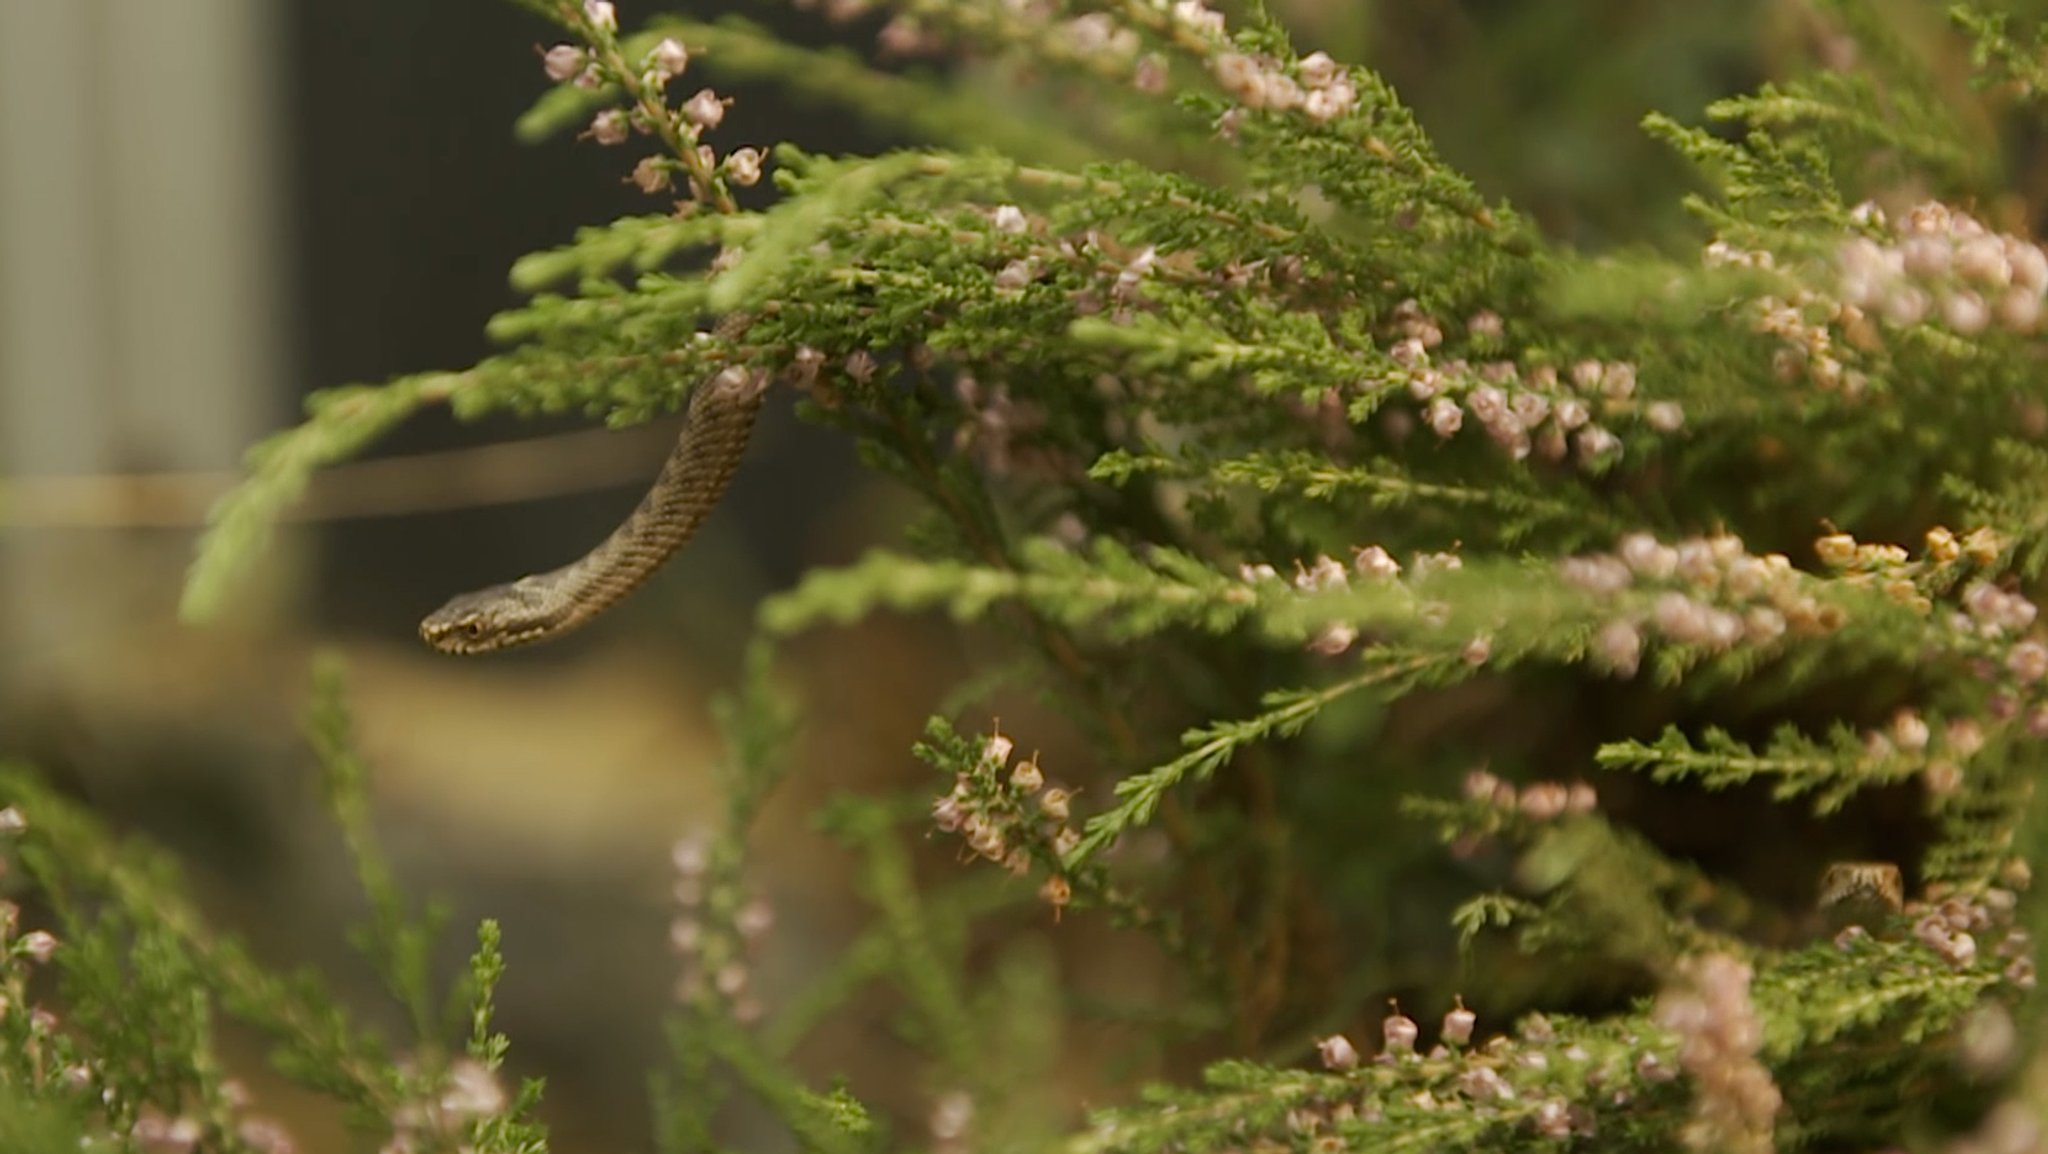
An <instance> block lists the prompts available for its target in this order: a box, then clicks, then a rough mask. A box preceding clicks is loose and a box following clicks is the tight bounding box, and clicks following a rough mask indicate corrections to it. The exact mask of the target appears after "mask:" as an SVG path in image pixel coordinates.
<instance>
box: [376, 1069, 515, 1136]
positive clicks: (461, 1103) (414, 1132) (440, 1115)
mask: <svg viewBox="0 0 2048 1154" xmlns="http://www.w3.org/2000/svg"><path fill="white" fill-rule="evenodd" d="M506 1105H507V1099H506V1097H505V1088H504V1087H503V1086H500V1085H499V1084H498V1078H497V1075H496V1074H493V1073H492V1072H491V1071H490V1070H489V1069H488V1068H486V1067H485V1066H484V1065H483V1063H481V1062H478V1061H477V1060H475V1059H474V1058H467V1057H464V1058H457V1059H455V1061H453V1062H451V1063H449V1066H448V1069H447V1071H446V1073H445V1075H444V1076H443V1078H442V1082H441V1088H440V1090H439V1092H438V1093H436V1094H435V1095H434V1096H432V1097H431V1098H428V1099H426V1100H424V1101H418V1102H412V1103H409V1104H407V1105H406V1106H404V1107H402V1108H401V1109H400V1110H399V1111H398V1115H397V1116H396V1117H394V1118H393V1119H392V1120H391V1125H392V1135H391V1140H390V1141H389V1142H386V1143H385V1144H384V1146H383V1148H382V1149H381V1150H380V1151H379V1152H378V1154H429V1152H430V1151H435V1150H446V1149H449V1148H450V1147H452V1146H453V1145H454V1144H455V1143H456V1142H458V1141H460V1139H461V1138H462V1136H463V1134H464V1133H465V1132H466V1131H467V1129H468V1128H469V1125H470V1123H472V1122H473V1121H475V1120H476V1119H479V1118H491V1117H495V1116H497V1115H498V1114H501V1113H503V1112H504V1110H505V1107H506Z"/></svg>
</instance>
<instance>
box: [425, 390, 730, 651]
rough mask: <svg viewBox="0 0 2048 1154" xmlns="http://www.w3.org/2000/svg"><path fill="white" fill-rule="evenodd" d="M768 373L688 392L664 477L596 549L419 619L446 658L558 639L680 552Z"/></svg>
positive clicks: (721, 491)
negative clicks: (687, 405) (686, 416)
mask: <svg viewBox="0 0 2048 1154" xmlns="http://www.w3.org/2000/svg"><path fill="white" fill-rule="evenodd" d="M767 384H768V378H767V376H766V375H765V374H762V373H758V372H754V371H750V370H746V369H740V368H736V367H735V368H728V369H726V370H724V371H723V372H720V373H719V374H718V375H717V376H714V377H712V378H711V379H710V380H707V381H705V382H704V383H703V384H701V385H699V386H697V389H696V391H695V392H693V393H692V394H690V415H689V419H688V424H686V425H685V426H684V428H683V433H682V436H681V437H679V438H677V440H676V447H675V449H674V450H673V451H671V452H670V453H669V455H668V460H667V461H666V462H665V463H664V464H663V465H662V467H661V475H660V476H659V477H657V478H655V481H654V485H653V487H652V488H650V489H648V491H647V495H646V496H645V497H642V498H641V499H640V504H639V505H638V506H637V507H635V508H634V510H633V511H632V513H630V514H628V515H627V517H626V519H625V520H624V521H623V522H621V523H620V525H619V527H618V528H617V529H614V530H612V534H611V536H609V537H606V538H605V539H604V540H603V541H602V542H600V543H599V544H598V546H597V547H596V548H595V549H592V550H591V551H590V552H588V553H585V554H584V555H583V556H581V557H579V558H577V559H576V560H574V561H571V562H570V563H569V564H567V565H564V566H562V567H561V568H559V569H550V570H548V571H547V572H545V573H535V574H533V575H531V576H528V577H521V578H519V579H518V580H517V581H510V582H507V583H505V584H503V585H492V586H490V587H489V588H487V589H479V590H477V591H476V592H474V593H458V594H456V595H455V596H454V597H451V598H449V600H448V603H447V604H446V605H443V606H441V607H440V608H439V609H436V610H434V611H433V612H432V613H430V614H428V615H427V618H426V620H424V621H421V622H420V636H421V637H422V638H424V639H425V640H426V642H427V644H429V645H431V646H433V647H434V648H436V649H439V650H441V651H442V652H443V653H489V652H491V651H492V650H496V649H508V648H510V647H512V646H514V645H526V644H529V643H531V642H535V641H545V640H547V639H549V638H551V637H558V636H560V635H562V634H564V633H567V632H569V631H570V630H572V629H575V628H576V627H578V626H580V625H583V624H585V623H586V622H588V621H590V619H591V618H593V617H596V616H597V615H598V614H600V613H603V612H604V611H605V610H606V609H609V608H611V607H612V606H613V605H614V604H616V603H617V602H618V601H619V600H620V599H621V598H623V597H625V596H626V594H628V593H631V592H632V591H633V590H635V589H637V588H639V587H640V585H641V584H642V583H643V582H645V581H646V580H647V579H648V578H649V577H651V576H653V574H654V571H655V570H657V569H659V568H661V566H662V563H663V562H665V561H667V560H668V559H669V558H670V557H671V556H673V555H674V554H675V552H676V550H678V549H680V548H682V547H683V545H684V543H686V542H688V541H689V539H690V538H691V536H693V535H694V534H695V533H696V532H697V527H698V526H699V525H701V524H703V523H704V518H705V517H707V516H709V515H710V513H711V510H712V509H713V508H715V507H716V506H717V505H718V500H719V498H721V497H723V496H724V495H725V488H726V485H727V484H728V483H730V482H731V481H732V475H733V472H734V471H735V470H736V469H738V468H739V463H740V458H741V457H742V456H744V455H745V454H746V451H747V438H748V437H749V435H751V434H752V433H753V430H754V417H755V415H756V414H758V413H759V412H760V411H761V394H762V392H763V391H765V389H766V388H767Z"/></svg>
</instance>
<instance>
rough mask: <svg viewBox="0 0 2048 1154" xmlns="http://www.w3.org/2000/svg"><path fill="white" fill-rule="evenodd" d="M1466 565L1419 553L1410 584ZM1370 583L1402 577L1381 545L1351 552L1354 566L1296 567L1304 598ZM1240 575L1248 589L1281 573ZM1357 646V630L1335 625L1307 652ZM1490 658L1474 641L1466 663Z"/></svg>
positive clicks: (1324, 561) (1257, 566)
mask: <svg viewBox="0 0 2048 1154" xmlns="http://www.w3.org/2000/svg"><path fill="white" fill-rule="evenodd" d="M1463 566H1464V562H1463V561H1462V560H1460V559H1459V558H1458V555H1457V554H1455V553H1418V554H1416V555H1415V557H1414V558H1412V559H1411V560H1410V563H1409V567H1408V573H1409V579H1410V580H1411V581H1419V580H1423V579H1425V578H1427V577H1428V576H1429V575H1430V574H1432V573H1440V572H1443V571H1445V570H1450V569H1458V568H1462V567H1463ZM1354 574H1355V575H1357V576H1358V577H1359V578H1360V579H1361V580H1364V581H1370V582H1386V581H1392V580H1394V579H1395V578H1398V577H1399V576H1400V575H1401V563H1400V562H1399V561H1396V560H1394V557H1393V555H1392V554H1391V553H1388V552H1387V551H1386V550H1385V549H1384V548H1382V547H1381V546H1378V545H1365V546H1361V547H1359V548H1356V549H1354V550H1352V557H1351V565H1350V566H1349V567H1347V566H1345V564H1344V563H1343V562H1342V561H1339V560H1337V559H1336V558H1334V557H1331V556H1329V555H1327V554H1322V555H1318V556H1317V557H1316V559H1315V560H1314V561H1312V562H1310V563H1308V564H1307V565H1303V564H1302V563H1301V562H1299V561H1297V562H1295V563H1294V577H1293V579H1292V582H1291V583H1292V584H1293V586H1294V588H1295V589H1296V590H1297V591H1298V592H1301V593H1304V594H1311V595H1312V594H1317V593H1327V592H1331V591H1333V590H1339V589H1348V588H1350V587H1351V579H1352V576H1353V575H1354ZM1237 575H1238V577H1239V578H1240V579H1242V580H1243V581H1244V583H1245V584H1247V585H1262V584H1266V583H1268V582H1275V583H1277V582H1278V581H1279V580H1280V572H1279V570H1277V569H1275V568H1273V567H1272V566H1271V565H1267V564H1265V563H1263V562H1260V563H1251V562H1247V563H1245V564H1242V565H1239V566H1238V567H1237ZM1357 642H1358V629H1357V627H1355V626H1353V625H1351V624H1350V623H1349V622H1344V621H1333V622H1331V623H1329V624H1327V625H1325V626H1323V627H1322V628H1321V629H1320V630H1318V631H1317V633H1316V635H1315V636H1314V637H1312V638H1310V639H1309V641H1308V645H1307V648H1308V650H1309V651H1310V652H1311V653H1320V654H1323V655H1324V656H1329V657H1334V656H1336V655H1337V654H1340V653H1343V652H1344V651H1345V650H1347V649H1350V648H1351V647H1352V646H1353V645H1355V644H1357ZM1489 655H1490V647H1489V645H1488V644H1487V642H1486V640H1485V639H1484V638H1475V639H1474V641H1473V643H1472V646H1471V647H1469V648H1468V650H1467V659H1468V660H1470V661H1471V662H1472V664H1475V665H1479V664H1484V663H1485V661H1486V658H1487V657H1488V656H1489Z"/></svg>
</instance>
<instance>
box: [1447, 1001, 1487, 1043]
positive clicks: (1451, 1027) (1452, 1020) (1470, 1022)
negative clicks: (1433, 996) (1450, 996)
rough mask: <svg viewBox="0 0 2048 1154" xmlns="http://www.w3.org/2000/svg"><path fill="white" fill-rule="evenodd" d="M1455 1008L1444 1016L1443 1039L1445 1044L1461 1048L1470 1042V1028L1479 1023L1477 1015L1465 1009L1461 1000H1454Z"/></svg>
mask: <svg viewBox="0 0 2048 1154" xmlns="http://www.w3.org/2000/svg"><path fill="white" fill-rule="evenodd" d="M1454 1001H1455V1002H1456V1003H1457V1004H1456V1008H1454V1009H1452V1010H1451V1011H1450V1012H1449V1013H1447V1014H1445V1015H1444V1030H1443V1039H1444V1042H1445V1044H1447V1045H1451V1046H1462V1045H1464V1044H1465V1043H1467V1042H1470V1041H1471V1040H1472V1027H1473V1026H1474V1025H1476V1024H1478V1022H1479V1015H1477V1014H1475V1013H1473V1012H1472V1011H1470V1010H1468V1009H1466V1008H1465V1000H1464V999H1463V998H1457V999H1454Z"/></svg>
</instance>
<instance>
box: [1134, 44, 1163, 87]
mask: <svg viewBox="0 0 2048 1154" xmlns="http://www.w3.org/2000/svg"><path fill="white" fill-rule="evenodd" d="M1166 82H1167V67H1166V57H1164V56H1161V55H1160V54H1159V53H1157V52H1148V53H1146V54H1145V55H1143V56H1140V57H1139V58H1138V64H1137V67H1136V68H1134V69H1132V71H1131V87H1133V88H1136V89H1137V90H1138V91H1140V92H1142V93H1144V94H1145V95H1147V96H1157V95H1159V94H1160V93H1162V92H1165V91H1166Z"/></svg>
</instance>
